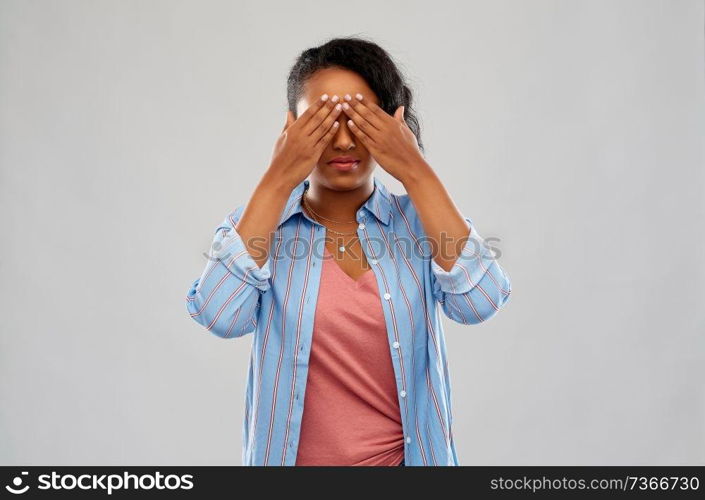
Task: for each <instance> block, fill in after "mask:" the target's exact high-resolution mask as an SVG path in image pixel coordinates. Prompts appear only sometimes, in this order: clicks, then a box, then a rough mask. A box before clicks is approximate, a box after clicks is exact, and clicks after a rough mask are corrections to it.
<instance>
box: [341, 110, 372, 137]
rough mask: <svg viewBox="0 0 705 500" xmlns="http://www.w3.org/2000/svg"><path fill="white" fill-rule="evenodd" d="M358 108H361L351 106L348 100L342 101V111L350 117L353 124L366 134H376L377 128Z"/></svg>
mask: <svg viewBox="0 0 705 500" xmlns="http://www.w3.org/2000/svg"><path fill="white" fill-rule="evenodd" d="M360 106H361V105H360ZM358 110H361V108H357V109H355V108H353V107H352V106H351V105H350V103H349V102H343V111H345V114H346V115H347V116H348V117H349V118H350V119H352V121H353V122H355V125H357V127H358V128H360V129H362V131H363V132H365V133H366V134H367V135H374V134H376V133H377V132H378V131H379V129H378V128H377V127H375V126H374V125H372V123H370V122H369V121H367V119H366V118H365V117H364V116H362V115H361V114H360V113H359V112H358Z"/></svg>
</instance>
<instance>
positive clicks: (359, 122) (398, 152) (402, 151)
mask: <svg viewBox="0 0 705 500" xmlns="http://www.w3.org/2000/svg"><path fill="white" fill-rule="evenodd" d="M346 104H347V106H346ZM343 112H345V114H346V115H347V116H348V117H349V119H348V128H349V129H350V130H351V131H352V133H353V134H355V136H356V137H357V138H358V139H359V140H360V141H361V142H362V144H363V145H364V146H365V147H366V148H367V150H368V151H369V152H370V154H371V155H372V157H373V158H374V159H375V160H376V161H377V163H378V164H379V166H380V167H382V168H383V169H384V170H386V171H387V172H389V173H390V174H391V175H392V176H393V177H394V178H396V179H397V180H399V181H401V182H404V179H405V178H406V176H408V175H410V174H411V173H412V170H413V169H414V168H417V165H423V164H424V163H425V159H424V157H423V155H422V154H421V150H420V149H419V145H418V141H417V140H416V136H415V135H414V133H413V132H412V131H411V129H410V128H409V126H408V125H407V124H406V121H404V106H399V107H398V108H397V110H396V112H395V113H394V116H390V115H389V114H388V113H387V112H386V111H384V110H383V109H382V108H380V107H379V106H378V105H377V104H375V103H374V102H372V101H369V100H365V99H364V98H363V96H362V95H361V94H356V95H355V97H354V98H351V97H350V96H349V95H348V94H346V95H345V97H344V100H343Z"/></svg>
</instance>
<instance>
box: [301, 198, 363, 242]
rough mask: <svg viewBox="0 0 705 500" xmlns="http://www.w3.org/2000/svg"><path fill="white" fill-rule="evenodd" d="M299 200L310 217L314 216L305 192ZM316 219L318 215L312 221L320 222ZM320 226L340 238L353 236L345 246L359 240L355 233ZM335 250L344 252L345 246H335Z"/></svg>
mask: <svg viewBox="0 0 705 500" xmlns="http://www.w3.org/2000/svg"><path fill="white" fill-rule="evenodd" d="M307 189H308V188H307ZM301 199H302V200H303V202H304V206H305V207H306V209H307V210H309V211H310V212H312V215H313V214H316V212H314V211H313V210H311V207H310V206H309V204H308V202H307V201H306V192H305V191H304V196H302V197H301ZM318 217H320V215H318V214H316V215H314V216H313V218H314V220H315V221H316V222H320V221H319V220H318ZM327 220H330V219H327ZM353 222H356V221H353ZM321 225H322V226H323V227H325V228H326V230H327V231H330V232H332V233H335V234H339V235H341V236H349V235H351V234H352V235H354V237H353V238H352V239H350V241H348V243H347V245H350V244H351V243H352V242H354V241H355V240H359V239H360V238H359V236H358V235H357V232H353V233H341V232H340V231H335V230H333V229H331V228H329V227H328V226H326V225H325V224H321ZM336 248H337V250H338V252H339V253H342V252H345V246H337V245H336Z"/></svg>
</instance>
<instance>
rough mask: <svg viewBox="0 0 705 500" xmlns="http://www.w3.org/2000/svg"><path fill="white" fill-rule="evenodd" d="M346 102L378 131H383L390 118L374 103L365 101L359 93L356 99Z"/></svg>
mask: <svg viewBox="0 0 705 500" xmlns="http://www.w3.org/2000/svg"><path fill="white" fill-rule="evenodd" d="M346 101H348V103H349V104H350V106H352V107H353V109H354V110H355V111H357V112H358V114H360V115H362V116H364V117H365V120H367V121H368V122H370V123H371V124H372V125H374V127H375V128H376V129H378V130H382V128H384V122H385V120H387V119H388V118H389V115H388V114H387V112H386V111H384V110H383V109H382V108H380V107H379V106H377V105H376V104H375V103H374V102H372V101H370V100H365V99H364V98H363V96H362V94H360V93H359V92H358V93H357V94H355V97H354V98H350V100H348V99H346Z"/></svg>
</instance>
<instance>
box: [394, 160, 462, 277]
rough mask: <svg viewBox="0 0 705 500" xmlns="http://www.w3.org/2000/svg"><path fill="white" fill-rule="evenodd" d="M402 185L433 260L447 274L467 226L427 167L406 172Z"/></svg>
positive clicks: (442, 186) (425, 164)
mask: <svg viewBox="0 0 705 500" xmlns="http://www.w3.org/2000/svg"><path fill="white" fill-rule="evenodd" d="M402 183H403V185H404V187H405V188H406V192H407V193H408V194H409V198H411V201H412V202H413V204H414V206H415V207H416V211H417V213H418V215H419V219H420V220H421V223H422V225H423V227H424V231H425V233H426V236H427V237H428V238H429V244H430V245H431V255H432V257H433V259H434V260H435V261H436V263H437V264H438V265H439V266H440V267H442V268H443V269H444V270H446V271H449V270H450V269H451V268H452V267H453V264H454V263H455V261H456V260H457V258H458V255H460V251H461V250H462V248H463V243H464V242H465V241H466V240H467V237H468V236H469V233H470V227H469V225H468V223H467V222H466V220H465V218H464V217H463V214H462V213H461V212H460V211H459V210H458V207H456V206H455V203H454V202H453V199H452V198H451V197H450V194H449V193H448V191H447V190H446V188H445V186H444V185H443V183H442V182H441V180H440V178H439V177H438V176H437V175H436V173H435V172H434V170H433V168H432V167H431V166H430V165H429V164H428V163H426V162H421V163H419V164H418V165H415V166H414V168H410V169H409V175H407V176H406V177H405V178H403V179H402Z"/></svg>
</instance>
